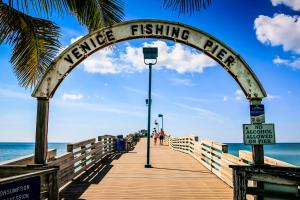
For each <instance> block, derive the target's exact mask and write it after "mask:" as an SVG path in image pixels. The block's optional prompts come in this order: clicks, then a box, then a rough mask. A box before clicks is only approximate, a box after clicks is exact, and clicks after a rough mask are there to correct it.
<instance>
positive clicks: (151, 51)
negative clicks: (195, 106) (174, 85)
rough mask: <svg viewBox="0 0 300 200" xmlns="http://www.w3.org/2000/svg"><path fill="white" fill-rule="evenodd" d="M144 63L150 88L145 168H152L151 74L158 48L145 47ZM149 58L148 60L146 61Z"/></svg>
mask: <svg viewBox="0 0 300 200" xmlns="http://www.w3.org/2000/svg"><path fill="white" fill-rule="evenodd" d="M143 54H144V63H145V64H146V65H149V90H148V131H147V163H146V164H145V168H151V164H150V130H151V129H150V126H151V124H150V121H151V104H152V99H151V75H152V65H155V64H156V62H157V48H156V47H155V48H153V47H144V48H143ZM146 60H148V62H146Z"/></svg>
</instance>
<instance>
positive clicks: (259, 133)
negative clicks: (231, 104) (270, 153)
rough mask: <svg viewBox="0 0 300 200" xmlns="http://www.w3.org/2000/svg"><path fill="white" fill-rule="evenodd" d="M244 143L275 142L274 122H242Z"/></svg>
mask: <svg viewBox="0 0 300 200" xmlns="http://www.w3.org/2000/svg"><path fill="white" fill-rule="evenodd" d="M243 133H244V144H251V145H256V144H275V143H276V142H275V129H274V124H243Z"/></svg>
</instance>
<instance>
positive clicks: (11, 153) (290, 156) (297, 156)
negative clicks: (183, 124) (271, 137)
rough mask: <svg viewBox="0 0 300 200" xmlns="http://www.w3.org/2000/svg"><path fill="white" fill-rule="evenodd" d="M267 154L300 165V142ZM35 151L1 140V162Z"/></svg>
mask: <svg viewBox="0 0 300 200" xmlns="http://www.w3.org/2000/svg"><path fill="white" fill-rule="evenodd" d="M227 145H228V151H229V153H231V154H233V155H235V156H238V153H239V150H248V151H251V146H250V145H244V144H241V143H227ZM49 149H57V155H60V154H62V153H65V152H67V144H66V143H49ZM264 150H265V155H266V156H269V157H272V158H275V159H278V160H282V161H285V162H288V163H291V164H294V165H297V166H300V143H278V144H274V145H265V146H264ZM33 153H34V143H23V142H0V162H2V161H6V160H11V159H15V158H18V157H22V156H26V155H29V154H33Z"/></svg>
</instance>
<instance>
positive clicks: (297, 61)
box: [273, 56, 300, 69]
mask: <svg viewBox="0 0 300 200" xmlns="http://www.w3.org/2000/svg"><path fill="white" fill-rule="evenodd" d="M273 63H274V64H277V65H285V66H288V67H291V68H292V69H300V58H295V57H293V58H291V59H290V60H289V59H282V58H280V57H279V56H277V57H276V58H274V59H273Z"/></svg>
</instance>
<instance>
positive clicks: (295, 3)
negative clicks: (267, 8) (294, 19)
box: [271, 0, 300, 11]
mask: <svg viewBox="0 0 300 200" xmlns="http://www.w3.org/2000/svg"><path fill="white" fill-rule="evenodd" d="M271 2H272V5H273V6H277V5H280V4H283V5H286V6H288V7H291V8H292V9H293V10H298V11H299V10H300V1H299V0H271Z"/></svg>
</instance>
